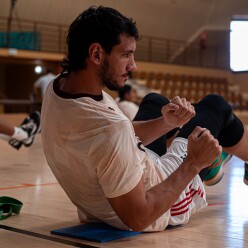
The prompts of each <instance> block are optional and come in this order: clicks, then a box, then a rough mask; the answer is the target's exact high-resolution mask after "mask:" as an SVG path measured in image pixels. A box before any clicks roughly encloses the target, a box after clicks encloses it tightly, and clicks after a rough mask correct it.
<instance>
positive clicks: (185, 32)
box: [0, 0, 248, 41]
mask: <svg viewBox="0 0 248 248" xmlns="http://www.w3.org/2000/svg"><path fill="white" fill-rule="evenodd" d="M10 3H11V0H0V16H1V17H8V15H9V9H10ZM91 5H103V6H110V7H113V8H116V9H118V10H119V11H121V12H122V13H123V14H125V15H127V16H129V17H132V18H133V19H134V20H136V22H137V25H138V27H139V29H140V33H142V34H143V35H149V36H154V37H164V38H170V39H178V40H184V41H190V40H193V39H194V38H195V37H196V36H197V35H199V33H200V32H201V31H202V30H203V29H209V30H227V29H228V28H229V22H230V20H231V17H232V15H236V14H239V15H241V14H242V15H245V14H247V15H248V0H16V5H15V11H14V17H19V19H20V20H21V19H28V20H35V21H46V22H52V23H60V24H65V25H69V24H70V23H71V22H72V20H73V19H74V18H75V17H76V16H77V15H78V14H79V13H80V12H82V11H83V10H84V9H86V8H88V7H89V6H91Z"/></svg>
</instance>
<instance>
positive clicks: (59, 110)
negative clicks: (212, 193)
mask: <svg viewBox="0 0 248 248" xmlns="http://www.w3.org/2000/svg"><path fill="white" fill-rule="evenodd" d="M55 82H56V80H55ZM55 86H56V84H55V83H53V84H50V85H49V86H48V89H47V92H46V95H45V98H44V100H43V105H42V113H41V129H42V143H43V149H44V153H45V155H46V158H47V162H48V164H49V166H50V168H51V170H52V171H53V173H54V175H55V177H56V178H57V180H58V182H59V183H60V185H61V186H62V188H63V189H64V190H65V192H66V194H67V195H68V196H69V198H70V199H71V201H72V202H73V203H74V204H75V205H76V207H77V208H78V215H79V218H80V220H82V221H86V222H92V221H102V222H105V223H108V224H110V225H112V226H115V227H117V228H120V229H129V228H128V227H127V226H126V225H125V224H124V223H123V222H122V221H121V220H120V219H119V217H118V216H117V215H116V214H115V212H114V211H113V209H112V207H111V206H110V204H109V202H108V200H107V199H106V197H107V198H113V197H117V196H121V195H123V194H126V193H128V192H130V191H131V190H132V189H133V188H134V187H135V186H136V185H137V184H138V182H139V181H140V179H141V177H142V175H143V178H144V186H145V190H148V189H150V188H151V187H153V186H155V185H157V184H158V183H160V182H161V181H163V180H164V179H166V178H167V177H168V175H167V174H170V173H171V171H173V170H175V169H176V168H177V167H178V166H179V165H173V166H172V168H171V169H169V170H167V169H163V168H161V167H163V163H167V162H168V161H167V160H168V159H171V161H173V159H174V160H179V162H178V161H177V163H181V162H182V159H181V158H175V156H174V155H173V154H172V153H173V152H168V154H169V156H168V158H163V157H162V158H163V160H162V159H160V158H159V157H158V156H157V155H156V154H154V153H152V152H150V151H148V150H147V149H145V148H144V147H143V145H142V143H141V142H140V141H139V139H138V138H137V137H136V136H135V133H134V129H133V126H132V124H131V122H130V121H129V120H128V119H127V117H126V116H125V115H124V114H123V113H122V112H121V110H120V109H119V108H118V106H117V104H116V102H115V101H114V100H113V99H112V98H111V97H110V96H109V95H108V94H107V93H105V92H102V96H97V97H95V98H98V99H92V98H91V97H90V96H89V95H84V96H80V95H77V98H75V99H72V98H70V97H71V96H69V95H68V94H64V95H63V94H62V93H61V92H58V89H57V90H56V88H57V87H55ZM54 90H55V91H56V93H55V92H54ZM61 94H62V95H61ZM59 95H60V96H59ZM183 146H184V143H183ZM185 146H186V145H185ZM170 149H171V151H173V145H171V147H170ZM183 149H185V147H184V148H183ZM186 150H187V149H186ZM148 154H149V155H148ZM170 163H172V162H170ZM170 163H169V164H170ZM196 178H197V177H196ZM197 180H200V179H196V181H197ZM197 183H198V184H199V185H200V186H199V185H197V186H195V185H196V184H197ZM197 183H193V184H195V185H193V186H194V188H197V189H198V188H199V187H201V190H202V184H201V182H198V181H197ZM191 184H192V183H191ZM191 184H189V187H187V189H186V190H185V192H183V193H182V194H183V195H182V198H179V203H180V202H182V205H180V206H179V207H180V209H181V208H182V207H183V205H185V199H186V198H187V199H188V200H187V199H186V203H187V201H188V202H189V201H190V199H191V198H188V194H189V193H187V192H188V191H190V190H191V189H190V187H192V185H191ZM190 185H191V186H190ZM203 191H204V189H203ZM197 197H198V194H197V195H196V196H195V197H194V199H196V202H199V204H198V203H197V204H196V205H194V204H195V203H194V202H195V200H194V199H193V201H192V199H191V202H193V203H194V204H193V205H192V203H191V204H190V202H189V204H186V205H187V206H186V207H188V208H189V210H188V211H186V212H187V213H186V214H187V215H185V214H183V215H182V216H181V215H179V216H178V215H177V216H175V218H176V217H179V218H176V219H175V220H173V218H172V216H171V213H170V211H168V212H166V213H165V214H164V215H162V216H161V217H160V218H159V219H158V220H156V221H155V222H154V223H153V224H152V225H150V226H149V227H148V228H146V231H161V230H164V228H165V227H166V226H167V225H168V224H172V225H173V224H175V225H176V224H181V223H186V222H187V221H188V219H189V216H190V214H191V213H193V212H194V211H196V210H197V209H200V208H202V207H203V206H205V205H206V202H205V195H203V196H199V197H198V198H199V199H198V198H197ZM184 198H185V199H184ZM175 208H176V210H175V211H176V213H179V212H180V211H179V212H178V211H177V206H176V207H175ZM185 216H186V217H185Z"/></svg>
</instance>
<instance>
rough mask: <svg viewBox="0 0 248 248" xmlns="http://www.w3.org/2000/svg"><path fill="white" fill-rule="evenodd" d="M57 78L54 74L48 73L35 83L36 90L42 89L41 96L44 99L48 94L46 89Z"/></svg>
mask: <svg viewBox="0 0 248 248" xmlns="http://www.w3.org/2000/svg"><path fill="white" fill-rule="evenodd" d="M55 77H56V76H55V75H54V74H52V73H48V74H46V75H44V76H42V77H40V78H38V79H37V80H36V81H35V83H34V86H35V87H36V88H40V90H41V96H42V98H43V97H44V95H45V93H46V89H47V86H48V84H49V83H51V82H52V80H53V79H54V78H55Z"/></svg>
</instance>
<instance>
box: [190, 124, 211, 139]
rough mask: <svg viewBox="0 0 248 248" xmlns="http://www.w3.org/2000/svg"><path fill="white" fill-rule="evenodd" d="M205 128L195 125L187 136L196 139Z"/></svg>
mask: <svg viewBox="0 0 248 248" xmlns="http://www.w3.org/2000/svg"><path fill="white" fill-rule="evenodd" d="M206 131H207V129H206V128H201V127H199V126H197V127H195V129H194V130H193V132H192V133H191V135H190V136H189V138H192V139H194V140H196V139H198V138H199V137H200V136H201V135H202V134H203V133H204V132H206Z"/></svg>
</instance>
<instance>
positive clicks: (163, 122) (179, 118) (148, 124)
mask: <svg viewBox="0 0 248 248" xmlns="http://www.w3.org/2000/svg"><path fill="white" fill-rule="evenodd" d="M161 114H162V117H160V118H157V119H154V120H149V121H134V122H132V123H133V127H134V131H135V134H136V135H137V136H138V137H139V138H140V140H141V141H142V143H143V144H144V145H148V144H150V143H152V142H153V141H154V140H156V139H158V138H159V137H161V136H162V135H164V134H166V133H168V132H169V131H171V130H172V129H174V128H176V127H181V126H183V125H184V124H186V123H187V122H188V121H189V120H190V119H191V118H192V117H194V116H195V110H194V107H193V106H192V105H191V104H190V102H188V101H186V99H185V98H180V97H178V96H176V97H174V98H173V99H172V100H171V103H169V104H167V105H165V106H164V107H163V108H162V109H161Z"/></svg>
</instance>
